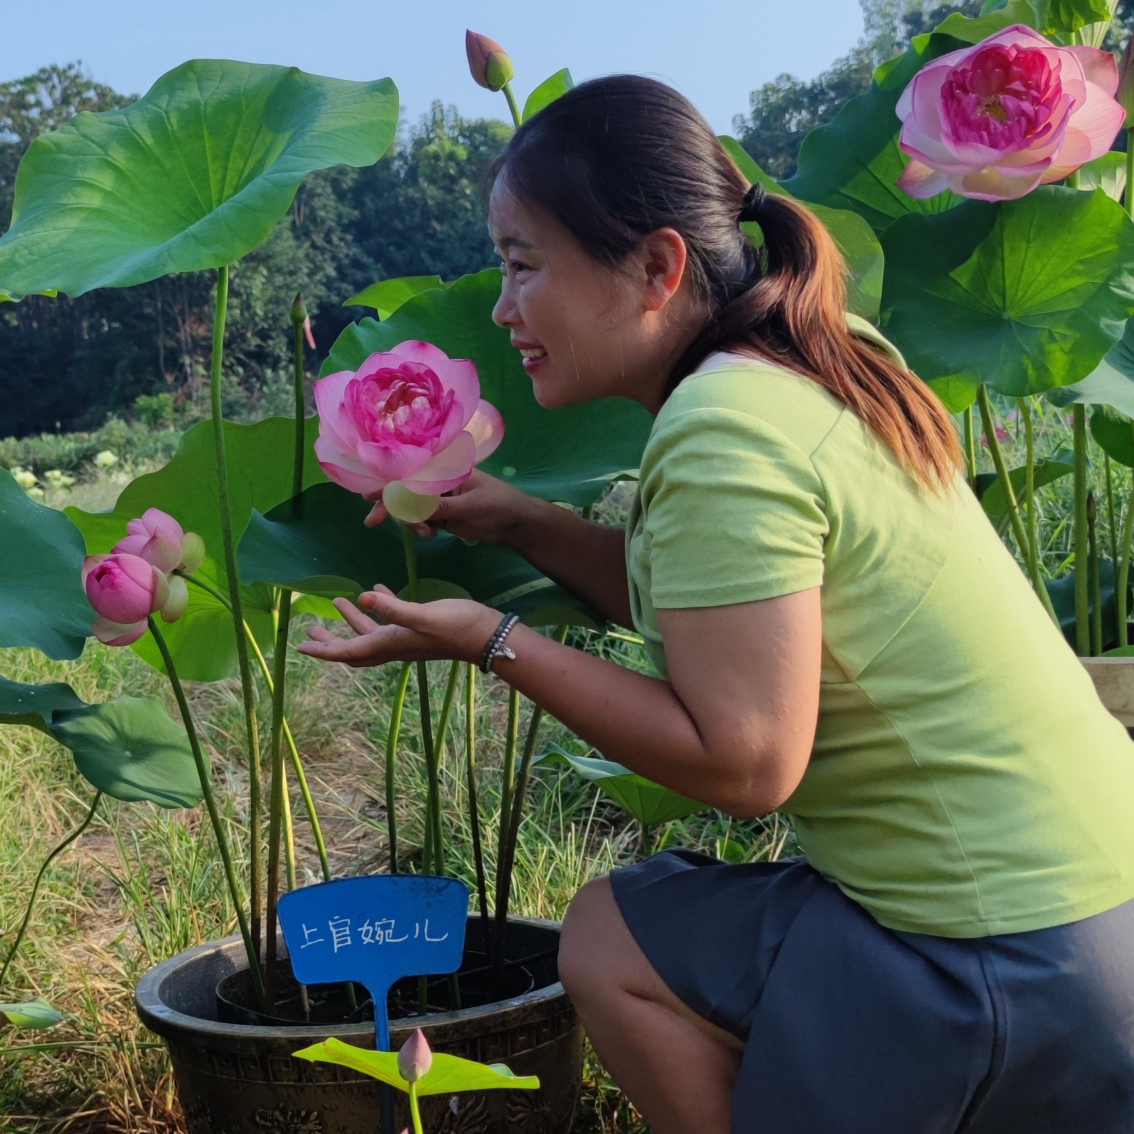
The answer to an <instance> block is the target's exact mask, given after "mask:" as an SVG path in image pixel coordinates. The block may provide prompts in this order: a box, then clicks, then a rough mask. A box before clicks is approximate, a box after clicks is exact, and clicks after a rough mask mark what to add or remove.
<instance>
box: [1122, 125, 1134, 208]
mask: <svg viewBox="0 0 1134 1134" xmlns="http://www.w3.org/2000/svg"><path fill="white" fill-rule="evenodd" d="M1122 202H1123V204H1124V205H1125V206H1126V215H1127V216H1128V217H1129V218H1130V219H1131V220H1134V127H1131V128H1130V129H1129V130H1127V131H1126V190H1125V192H1124V194H1123V198H1122Z"/></svg>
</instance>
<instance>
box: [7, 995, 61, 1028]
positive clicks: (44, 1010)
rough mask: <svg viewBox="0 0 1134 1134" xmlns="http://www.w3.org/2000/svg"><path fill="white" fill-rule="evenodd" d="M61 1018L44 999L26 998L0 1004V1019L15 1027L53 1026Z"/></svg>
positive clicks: (59, 1013)
mask: <svg viewBox="0 0 1134 1134" xmlns="http://www.w3.org/2000/svg"><path fill="white" fill-rule="evenodd" d="M62 1019H63V1014H62V1013H61V1012H57V1011H56V1010H55V1009H54V1008H52V1007H51V1005H50V1004H48V1003H47V1002H46V1001H45V1000H28V1001H25V1002H24V1003H23V1004H0V1020H2V1021H4V1022H5V1023H8V1024H11V1025H12V1026H13V1027H16V1028H29V1029H30V1028H53V1027H54V1026H55V1025H56V1024H58V1023H60V1022H61V1021H62Z"/></svg>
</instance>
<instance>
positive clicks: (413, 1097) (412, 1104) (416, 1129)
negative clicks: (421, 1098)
mask: <svg viewBox="0 0 1134 1134" xmlns="http://www.w3.org/2000/svg"><path fill="white" fill-rule="evenodd" d="M409 1109H410V1118H412V1119H413V1134H425V1132H424V1131H423V1129H422V1126H421V1111H420V1110H419V1109H418V1106H417V1083H416V1082H414V1083H410V1084H409Z"/></svg>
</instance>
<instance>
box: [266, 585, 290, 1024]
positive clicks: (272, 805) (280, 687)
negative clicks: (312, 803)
mask: <svg viewBox="0 0 1134 1134" xmlns="http://www.w3.org/2000/svg"><path fill="white" fill-rule="evenodd" d="M280 601H281V609H280V615H279V625H278V629H277V630H276V645H275V652H274V653H273V655H272V662H273V669H274V672H273V674H272V740H271V749H270V753H271V777H272V778H271V798H270V799H269V803H268V903H267V925H266V934H265V941H264V944H265V952H266V957H267V963H266V970H267V981H266V984H267V995H268V1004H269V1006H271V1005H273V1004H274V1003H275V989H276V906H277V904H278V902H279V900H280V843H281V839H282V836H283V805H284V776H285V775H286V773H285V771H284V758H283V719H284V707H285V706H284V693H285V690H286V688H287V638H288V630H289V629H290V627H291V591H289V590H286V589H285V590H284V591H282V592H281V595H280Z"/></svg>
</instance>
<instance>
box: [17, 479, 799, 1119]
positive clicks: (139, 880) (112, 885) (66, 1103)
mask: <svg viewBox="0 0 1134 1134" xmlns="http://www.w3.org/2000/svg"><path fill="white" fill-rule="evenodd" d="M119 490H120V485H117V484H115V483H114V482H113V481H111V480H110V479H109V478H108V477H106V476H103V477H101V478H97V477H96V478H93V479H92V480H90V481H89V482H87V483H85V484H80V485H76V486H75V488H74V489H73V490H72V491H71V492H70V493H57V494H56V497H57V498H56V499H54V500H52V503H55V504H57V505H62V504H63V503H65V502H68V501H69V500H70V499H73V498H74V497H75V496H76V495H78V494H79V493H82V494H83V495H82V499H83V500H84V501H85V502H86V506H88V507H95V506H98V507H105V506H107V505H108V504H109V503H111V502H112V500H113V498H114V496H115V495H116V493H117V491H119ZM625 495H626V491H625V489H622V490H621V491H620V492H618V493H615V494H614V496H613V498H612V500H611V501H610V502H609V503H608V504H607V506H606V510H607V512H608V514H613V513H614V512H620V511H621V510H622V509H623V508H624V506H625V503H626V501H625V499H624V497H625ZM303 625H304V623H303V622H302V621H300V622H299V624H298V625H297V626H296V627H295V629H294V632H293V641H295V640H297V639H298V636H300V635H302V633H303ZM576 644H578V645H580V646H584V647H585V648H588V649H591V650H594V651H597V652H600V653H604V654H607V655H610V656H614V657H616V658H618V659H619V660H621V661H622V662H623V663H625V664H629V665H632V666H635V667H638V668H644V667H646V666H647V664H648V663H647V662H646V659H645V657H644V654H643V652H642V650H641V648H640V647H639V646H637V645H635V644H633V643H628V642H625V641H619V640H614V639H609V638H603V637H601V636H598V635H589V634H587V635H584V634H580V635H579V636H578V638H577V639H576ZM447 670H448V666H447V664H446V663H435V664H434V665H433V666H432V667H431V687H432V691H431V698H432V704H433V706H434V712H436V711H437V707H438V706H439V704H440V700H441V693H442V689H443V685H444V682H445V679H446V676H447ZM290 672H291V684H290V696H289V702H290V704H289V718H290V720H291V722H292V726H293V728H294V730H295V733H296V736H297V740H298V744H299V747H300V751H301V753H302V755H303V759H304V763H305V766H306V769H307V773H308V776H309V778H310V782H311V786H312V790H313V792H314V794H315V797H316V799H317V801H318V805H319V812H320V816H321V820H322V824H323V830H324V833H325V835H326V837H327V842H328V845H329V849H330V855H331V862H332V866H333V868H334V871H335V873H336V875H340V876H341V875H349V874H353V873H357V872H360V871H374V870H383V869H386V868H387V866H388V848H387V836H386V829H387V820H386V814H385V809H384V803H383V800H384V766H383V753H384V749H385V738H386V729H387V722H388V714H389V708H390V703H391V698H392V693H393V688H394V685H395V682H396V678H397V667H396V666H390V667H386V668H382V669H367V670H352V669H346V668H344V667H330V666H326V665H324V664H322V663H319V662H316V661H312V660H311V659H307V658H304V657H302V656H301V655H298V654H293V661H292V665H291V671H290ZM3 673H4V674H5V676H7V677H10V678H13V679H15V680H18V681H27V682H44V681H57V680H66V681H69V682H71V684H72V685H73V686H74V687H75V689H76V691H77V692H78V693H79V694H80V696H82V697H84V698H86V699H88V700H101V699H106V698H109V697H113V696H116V695H118V694H119V693H122V692H131V693H135V694H136V693H142V692H156V693H158V694H160V695H161V696H163V697H164V698H165V700H166V703H167V705H168V707H169V709H170V712H171V715H173V716H174V717H176V713H177V710H176V707H175V706H174V704H173V700H172V697H171V696H170V694H169V690H168V687H167V685H166V683H165V681H164V679H163V678H162V677H161V676H160V675H159V674H157V673H156V672H155V671H153V670H151V669H150V668H149V667H148V666H146V665H145V664H144V663H143V662H142V661H141V660H140V659H139V658H138V657H137V656H136V655H135V654H134V653H133V652H132V651H131V650H128V649H126V650H124V649H110V648H109V647H106V646H101V645H99V644H98V643H97V642H94V641H93V640H92V642H91V644H90V645H88V647H87V649H86V652H85V653H84V654H83V657H82V658H81V659H79V660H78V661H76V662H71V663H59V662H51V661H49V660H47V659H45V658H44V657H43V656H42V655H40V654H38V653H37V652H35V651H32V650H6V651H4V656H3ZM189 693H190V701H191V707H192V711H193V714H194V716H195V718H196V719H197V722H198V725H199V727H200V729H201V732H202V735H203V739H204V741H205V743H206V745H207V748H208V751H209V756H210V759H211V761H212V764H213V768H214V779H215V781H216V783H217V786H218V793H219V797H220V799H221V800H222V801H223V806H224V808H225V813H226V821H227V822H228V824H229V825H230V828H231V830H230V841H231V843H232V845H233V846H234V848H238V847H239V848H242V847H244V845H245V841H244V833H245V832H244V824H245V823H246V821H247V813H246V800H247V794H248V792H247V787H248V778H247V770H246V768H245V767H244V765H243V762H242V757H241V751H240V737H241V734H242V728H243V711H242V706H241V703H240V696H239V688H238V686H237V685H236V683H235V682H233V681H226V682H218V683H215V684H209V685H191V686H190V687H189ZM261 693H263V690H261ZM458 700H460V699H458ZM261 710H262V712H261V719H262V720H264V721H266V720H267V719H268V717H269V706H268V703H267V700H266V699H265V698H262V703H261ZM529 712H530V706H528V705H525V708H524V719H523V721H522V724H521V728H522V729H525V728H526V724H527V714H528V713H529ZM506 714H507V689H506V687H505V686H504V685H503V683H501V682H499V681H498V680H496V679H494V678H490V679H482V680H481V681H480V683H479V686H478V713H477V715H478V720H477V733H478V738H479V745H478V757H477V758H478V762H479V765H480V777H479V790H480V805H481V814H482V822H483V837H484V841H485V848H486V858H487V869H488V876H489V879H490V884H491V877H492V871H493V868H494V866H495V845H496V839H497V834H498V818H499V791H498V784H499V781H500V771H501V763H502V755H503V736H504V722H505V719H506ZM451 729H452V731H451V733H450V738H451V740H450V744H449V746H448V749H447V752H446V754H445V759H444V763H443V773H442V801H443V811H444V817H445V836H446V855H447V858H446V867H447V870H448V872H450V873H452V874H454V875H455V876H457V877H460V878H462V879H463V880H464V881H466V882H468V883H469V884H470V886H472V885H474V884H475V872H474V867H473V859H472V852H471V838H470V830H469V822H468V818H467V785H466V783H465V779H464V773H463V751H458V750H455V749H454V747H453V743H452V738H460V737H462V736H463V713H462V709H461V707H460V705H459V704H458V706H456V707H455V708H454V717H453V720H452V726H451ZM402 735H403V741H402V744H401V747H400V750H399V757H398V767H397V781H398V799H399V805H398V806H399V811H398V815H397V819H398V827H399V839H400V845H399V856H398V857H399V862H400V864H401V866H402V868H403V869H410V870H412V869H415V868H417V867H418V866H419V865H420V861H421V859H420V848H421V845H422V837H423V816H424V813H425V776H424V758H423V756H422V752H421V748H420V740H419V736H420V733H419V728H418V718H417V706H416V697H415V696H414V695H413V694H412V692H411V696H410V699H409V702H408V703H407V711H406V716H405V720H404V724H403V734H402ZM521 735H522V734H521ZM262 739H263V740H264V741H265V742H266V740H267V737H266V736H264V737H263V738H262ZM541 739H543V740H554V739H560V740H563V739H566V735H565V733H564V730H563V729H562V728H561V726H559V725H558V724H556V723H555V722H554V721H550V720H545V724H544V726H543V731H542V732H541ZM92 797H93V791H92V789H91V788H90V787H89V785H87V784H86V783H85V781H83V780H82V779H81V778H80V777H79V776H78V775H77V774H76V772H75V770H74V766H73V763H72V761H71V758H70V754H69V753H68V752H67V751H66V750H65V749H63V748H61V747H60V746H59V745H57V744H56V743H55V742H54V741H52V740H51V739H50V738H48V737H47V736H45V735H44V734H42V733H39V732H36V731H34V730H32V729H30V728H20V727H6V728H0V959H2V958H3V957H4V956H6V954H7V949H8V947H9V945H10V943H11V941H12V939H13V938H14V935H15V931H16V928H17V927H18V924H19V920H20V918H21V917H22V915H23V910H24V906H25V903H26V899H27V894H28V891H29V889H30V886H31V883H32V880H33V878H34V876H35V873H36V871H37V870H38V869H39V867H40V865H41V863H42V862H43V860H44V859H45V858H46V856H47V854H48V853H49V851H50V850H51V848H52V847H54V846H55V845H56V844H57V843H59V842H60V841H61V840H62V839H63V838H64V836H65V835H66V834H67V833H68V832H69V831H71V830H73V829H74V828H75V827H76V826H77V825H78V824H79V823H80V822H81V821H82V819H83V817H84V815H85V814H86V811H87V810H88V808H89V806H90V802H91V799H92ZM292 798H293V805H295V804H297V800H298V793H297V792H296V791H295V790H294V785H293V791H292ZM526 815H527V817H526V819H525V820H524V822H523V824H522V826H521V832H520V834H521V838H520V846H519V848H518V853H517V859H516V865H515V872H514V877H515V883H514V889H513V895H514V896H513V909H514V910H515V911H516V912H518V913H523V914H529V915H534V916H539V917H548V918H559V917H561V916H562V914H563V911H564V910H565V909H566V907H567V904H568V902H569V901H570V899H571V897H572V895H573V894H574V893H575V891H576V890H577V889H578V888H579V887H580V886H581V885H582V884H583V883H584V882H586V881H587V880H588V879H589V878H592V877H595V876H596V875H599V874H602V873H605V872H607V871H609V870H610V869H611V868H612V867H614V866H617V865H619V864H621V863H628V862H631V861H633V860H634V859H635V858H636V856H637V854H638V846H639V832H638V830H637V828H636V825H635V824H634V823H633V822H632V821H631V820H630V819H629V818H628V817H627V816H626V815H625V814H624V813H623V812H622V811H621V810H620V809H619V808H617V807H616V806H615V805H614V804H613V803H612V802H610V801H609V800H608V799H607V798H606V797H604V796H602V795H600V794H599V793H598V792H597V790H596V789H595V788H594V787H593V786H592V785H588V784H586V783H584V782H583V781H581V780H579V779H578V778H576V777H575V776H574V775H573V774H571V773H570V772H569V771H567V770H561V769H554V770H552V769H548V770H546V771H538V770H537V772H536V774H535V775H534V776H533V781H532V783H531V786H530V790H529V794H528V806H527V811H526ZM295 828H296V840H297V857H298V866H299V878H300V882H301V884H307V883H312V882H316V881H318V880H319V877H320V875H319V864H318V859H317V856H316V850H315V844H314V840H313V839H312V837H311V833H310V829H309V827H308V824H307V822H306V819H305V817H304V816H303V814H302V809H301V808H300V807H298V806H297V805H296V815H295ZM655 838H656V845H678V844H681V845H686V846H692V847H695V848H699V849H703V850H706V851H708V852H710V853H714V854H718V855H719V856H720V857H722V858H726V859H729V860H730V861H742V860H745V859H757V858H766V857H774V856H777V855H779V854H782V853H785V852H786V853H790V852H791V848H792V846H793V844H792V842H791V833H790V828H789V827H788V825H787V824H786V823H785V822H784V821H783V820H780V819H777V818H775V817H772V818H770V819H769V820H767V821H764V822H745V823H738V822H736V821H732V820H729V819H728V818H727V817H723V816H720V815H719V814H717V813H715V812H707V813H706V814H704V815H701V816H695V817H692V818H690V819H688V820H684V821H682V822H680V823H674V824H671V825H669V827H668V828H665V829H662V830H659V831H657V832H656V833H655ZM238 865H239V866H240V867H241V868H243V866H244V865H245V864H244V862H243V861H241V862H240V863H239V864H238ZM235 928H236V927H235V920H234V918H233V915H232V911H231V908H230V905H229V902H228V898H227V892H226V890H225V887H224V881H223V877H222V874H221V871H220V869H219V865H218V862H217V859H216V856H215V854H214V844H213V836H212V832H211V830H210V828H209V826H208V824H207V822H204V821H203V811H202V809H200V808H198V809H195V810H192V811H172V812H165V811H161V810H160V809H158V808H156V807H153V806H151V805H148V804H143V805H136V804H135V805H126V804H119V803H117V802H115V801H113V800H105V801H104V802H103V804H102V805H101V806H100V808H99V811H98V814H97V816H96V818H95V820H94V822H93V823H92V825H91V827H90V828H89V829H88V831H87V832H86V833H85V834H84V835H83V836H82V838H81V839H80V840H79V841H78V842H76V843H75V844H74V845H73V846H72V847H70V848H68V850H67V851H65V852H64V853H63V854H62V855H61V856H60V857H59V858H58V859H57V860H56V861H55V862H54V863H53V864H52V866H51V867H50V869H49V870H48V872H47V875H46V878H45V881H44V884H43V888H42V890H41V894H40V898H39V901H38V903H37V905H36V908H35V913H34V916H33V919H32V922H31V926H30V929H29V933H28V936H27V938H26V940H25V942H24V945H23V947H22V949H21V951H20V954H19V956H18V957H17V959H16V961H15V962H14V963H13V965H12V968H11V970H10V972H9V974H8V977H7V980H6V983H5V986H4V987H3V988H0V1000H4V999H15V1000H19V999H24V998H31V997H34V996H42V997H43V998H44V999H46V1000H48V1001H49V1002H51V1003H52V1004H54V1005H55V1006H56V1007H58V1008H59V1009H60V1010H61V1011H62V1012H64V1014H65V1017H66V1019H65V1021H64V1023H63V1024H61V1025H60V1026H59V1027H57V1028H55V1029H53V1030H51V1031H46V1032H20V1031H17V1030H15V1029H8V1030H7V1031H4V1032H0V1130H2V1131H5V1132H7V1131H12V1132H13V1134H31V1132H33V1131H34V1132H36V1134H39V1132H49V1131H50V1132H55V1131H58V1132H60V1134H61V1132H62V1131H64V1130H67V1131H75V1132H79V1134H83V1132H91V1134H94V1132H96V1131H97V1132H99V1134H103V1132H107V1134H109V1132H119V1131H122V1132H125V1131H130V1132H132V1134H133V1132H139V1134H157V1132H162V1134H164V1132H166V1131H168V1132H174V1131H181V1130H182V1129H183V1127H182V1126H181V1124H180V1118H179V1113H178V1111H177V1107H176V1103H175V1099H174V1095H173V1089H172V1084H171V1080H170V1075H169V1069H168V1063H167V1060H166V1056H165V1052H164V1049H163V1048H162V1046H161V1045H160V1044H158V1043H155V1039H154V1037H153V1036H152V1035H150V1034H149V1033H147V1032H146V1031H145V1030H144V1029H142V1028H141V1027H140V1025H139V1024H138V1023H137V1021H136V1019H135V1017H134V1013H133V1005H132V990H133V986H134V984H135V983H136V981H137V980H138V978H139V977H140V976H141V974H142V973H144V972H145V971H146V970H147V969H148V968H150V967H151V966H153V965H155V964H157V963H158V962H159V961H161V960H163V959H165V958H167V957H169V956H171V955H172V954H174V953H176V952H179V951H181V950H183V949H186V948H188V947H190V946H192V945H194V944H197V943H198V942H201V941H205V940H209V939H211V938H216V937H219V936H223V935H227V934H229V933H232V932H234V931H235ZM40 1045H43V1047H44V1048H46V1049H45V1050H40V1049H39V1047H40ZM21 1049H22V1050H21ZM576 1129H577V1130H578V1131H580V1132H587V1134H592V1132H593V1134H598V1132H600V1131H601V1132H606V1134H616V1132H617V1134H638V1132H640V1131H643V1130H644V1129H645V1128H644V1127H643V1126H642V1125H641V1124H640V1123H639V1121H638V1119H637V1117H636V1115H635V1114H634V1113H633V1111H632V1108H630V1106H629V1105H628V1104H627V1103H626V1101H625V1100H624V1099H622V1097H621V1096H620V1094H619V1093H618V1091H617V1089H616V1088H615V1087H614V1085H613V1083H611V1082H610V1081H609V1079H607V1078H606V1077H605V1076H604V1075H603V1074H602V1072H601V1069H600V1068H598V1067H597V1065H595V1064H594V1061H593V1060H592V1061H591V1062H590V1063H589V1064H588V1070H587V1077H586V1093H585V1098H584V1107H583V1110H582V1113H581V1114H580V1116H579V1119H578V1122H577V1125H576Z"/></svg>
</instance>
